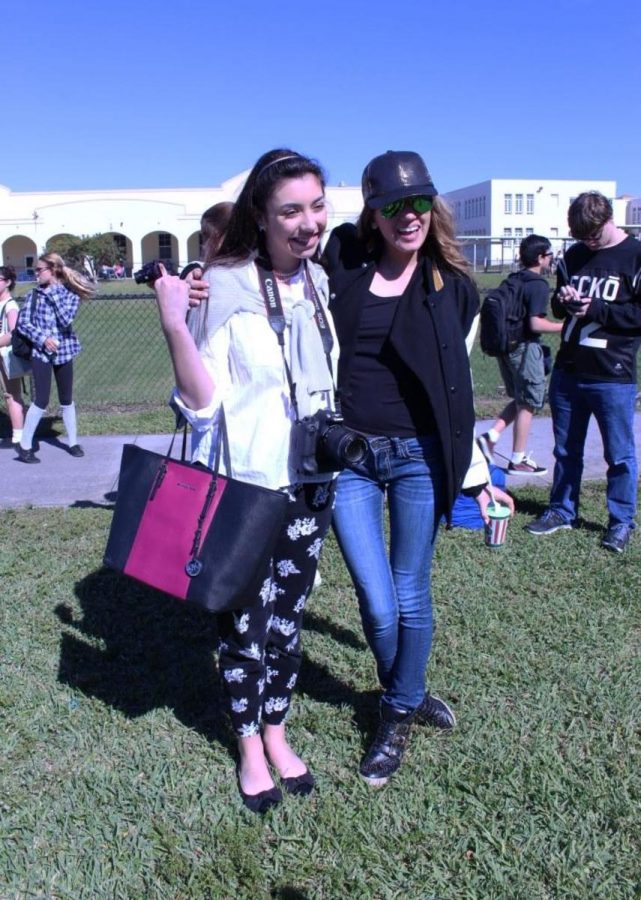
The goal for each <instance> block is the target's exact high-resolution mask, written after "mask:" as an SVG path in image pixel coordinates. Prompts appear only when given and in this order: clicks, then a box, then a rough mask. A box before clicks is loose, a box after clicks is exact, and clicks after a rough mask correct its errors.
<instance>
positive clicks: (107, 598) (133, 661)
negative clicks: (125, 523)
mask: <svg viewBox="0 0 641 900" xmlns="http://www.w3.org/2000/svg"><path fill="white" fill-rule="evenodd" d="M75 593H76V596H77V598H78V601H79V603H80V606H81V609H82V615H81V616H80V617H74V612H73V610H72V608H71V607H70V606H68V605H66V604H60V605H59V606H58V607H56V610H55V612H56V615H57V616H58V619H59V620H60V622H61V625H62V626H63V630H62V635H61V641H60V661H59V667H58V680H59V681H60V682H61V683H63V684H66V685H68V686H70V687H71V688H73V689H74V690H77V691H79V692H81V693H83V694H84V695H86V696H89V697H94V698H96V699H98V700H100V701H101V702H102V703H104V704H105V705H107V706H110V707H112V708H113V709H116V710H118V711H119V712H121V713H122V714H123V715H125V716H127V717H128V718H132V719H133V718H137V717H138V716H142V715H145V714H146V713H148V712H150V711H151V710H153V709H157V708H168V709H171V710H172V712H173V713H174V715H175V716H176V718H177V719H178V720H179V721H180V722H181V723H182V724H184V725H185V726H186V727H188V728H190V729H192V730H194V731H196V732H198V733H199V734H201V735H203V737H205V738H206V739H207V740H209V741H216V742H218V743H220V744H221V745H223V746H224V747H226V748H227V749H228V750H229V752H230V753H235V746H236V741H235V738H234V736H233V734H232V732H231V730H230V728H229V726H228V723H227V716H226V712H225V708H226V707H225V701H224V698H223V696H222V693H221V688H220V682H219V677H218V672H217V668H216V664H215V649H216V646H217V633H216V617H215V616H213V615H211V614H210V613H207V612H205V611H201V610H199V609H197V608H195V607H192V606H189V605H182V604H181V603H180V602H178V601H176V600H174V599H172V598H171V597H166V596H165V595H164V594H162V593H159V592H156V591H154V590H152V589H151V588H147V587H145V586H144V585H142V584H138V583H136V582H134V581H132V580H131V579H128V578H126V577H124V576H122V575H120V574H118V573H117V572H113V571H111V570H110V569H106V568H103V569H99V570H97V571H95V572H92V573H90V574H89V575H87V576H86V577H85V578H83V579H82V580H81V581H78V582H77V583H76V585H75ZM306 624H307V627H310V625H311V627H312V628H314V629H315V630H317V631H319V632H320V633H321V634H328V635H330V636H331V637H332V638H334V640H336V641H338V642H340V643H348V644H349V645H350V646H352V647H355V648H357V649H361V648H363V649H366V648H365V644H364V642H362V641H360V640H359V639H358V638H357V636H356V635H355V634H354V632H352V631H351V630H349V629H346V628H344V627H342V626H339V625H336V624H335V623H332V622H330V621H328V620H326V619H324V618H322V617H321V616H318V615H316V614H310V615H309V616H308V619H307V623H306ZM297 691H300V692H302V693H305V694H306V695H308V696H309V697H311V698H312V699H314V700H316V701H318V702H320V703H327V704H330V705H332V706H344V705H347V706H351V707H352V708H353V709H354V722H355V724H356V727H357V728H358V729H359V730H360V731H361V733H363V734H364V735H367V736H371V734H372V732H373V729H374V728H375V727H376V717H377V695H375V694H374V693H373V692H370V693H365V694H362V693H359V692H358V691H356V690H354V689H353V688H352V687H351V686H349V685H348V684H345V683H344V682H342V681H340V680H339V679H337V678H336V677H335V676H334V675H333V674H332V672H331V670H330V668H329V666H326V665H324V664H320V663H318V662H317V661H315V660H312V659H310V658H309V657H308V656H307V655H306V654H303V663H302V666H301V673H300V676H299V681H298V686H297Z"/></svg>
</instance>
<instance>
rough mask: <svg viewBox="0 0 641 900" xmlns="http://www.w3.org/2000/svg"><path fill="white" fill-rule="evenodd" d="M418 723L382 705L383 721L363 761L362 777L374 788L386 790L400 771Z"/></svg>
mask: <svg viewBox="0 0 641 900" xmlns="http://www.w3.org/2000/svg"><path fill="white" fill-rule="evenodd" d="M413 720H414V713H411V712H410V713H407V712H403V711H401V710H400V709H394V707H392V706H388V705H387V704H386V703H383V704H381V721H380V724H379V726H378V730H377V732H376V737H375V738H374V740H373V742H372V745H371V747H370V748H369V750H368V751H367V753H366V754H365V756H364V757H363V761H362V762H361V765H360V769H359V771H360V774H361V777H362V778H364V779H365V781H366V782H367V783H368V784H369V785H371V786H372V787H382V786H383V785H384V784H386V783H387V780H388V779H389V777H390V775H393V774H394V772H396V770H397V769H398V768H399V766H400V764H401V762H402V760H403V754H404V753H405V750H406V748H407V742H408V740H409V736H410V730H411V728H412V722H413Z"/></svg>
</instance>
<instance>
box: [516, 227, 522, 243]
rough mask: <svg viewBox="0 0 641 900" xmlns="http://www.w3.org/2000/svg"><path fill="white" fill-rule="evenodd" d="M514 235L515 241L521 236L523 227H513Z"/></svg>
mask: <svg viewBox="0 0 641 900" xmlns="http://www.w3.org/2000/svg"><path fill="white" fill-rule="evenodd" d="M514 237H515V238H516V239H517V241H520V240H521V239H522V238H523V229H522V228H515V229H514Z"/></svg>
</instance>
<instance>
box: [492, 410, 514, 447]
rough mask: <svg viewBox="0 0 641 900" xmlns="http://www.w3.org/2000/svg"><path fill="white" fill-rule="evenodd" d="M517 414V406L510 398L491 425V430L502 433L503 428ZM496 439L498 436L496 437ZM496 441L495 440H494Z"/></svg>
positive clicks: (512, 420)
mask: <svg viewBox="0 0 641 900" xmlns="http://www.w3.org/2000/svg"><path fill="white" fill-rule="evenodd" d="M516 415H517V406H516V403H515V402H514V400H510V402H509V403H508V404H507V406H506V407H505V408H504V409H503V411H502V412H501V414H500V415H499V417H498V419H497V420H496V422H495V423H494V425H493V426H492V429H491V430H492V431H495V432H496V434H499V435H500V434H502V433H503V432H504V431H505V429H506V428H507V427H508V426H509V425H511V424H512V422H514V420H515V419H516ZM497 440H498V438H497ZM494 443H496V441H494Z"/></svg>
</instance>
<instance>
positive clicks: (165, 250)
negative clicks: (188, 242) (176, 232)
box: [158, 231, 171, 259]
mask: <svg viewBox="0 0 641 900" xmlns="http://www.w3.org/2000/svg"><path fill="white" fill-rule="evenodd" d="M158 259H171V235H170V234H167V233H166V232H164V231H161V232H159V234H158Z"/></svg>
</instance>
